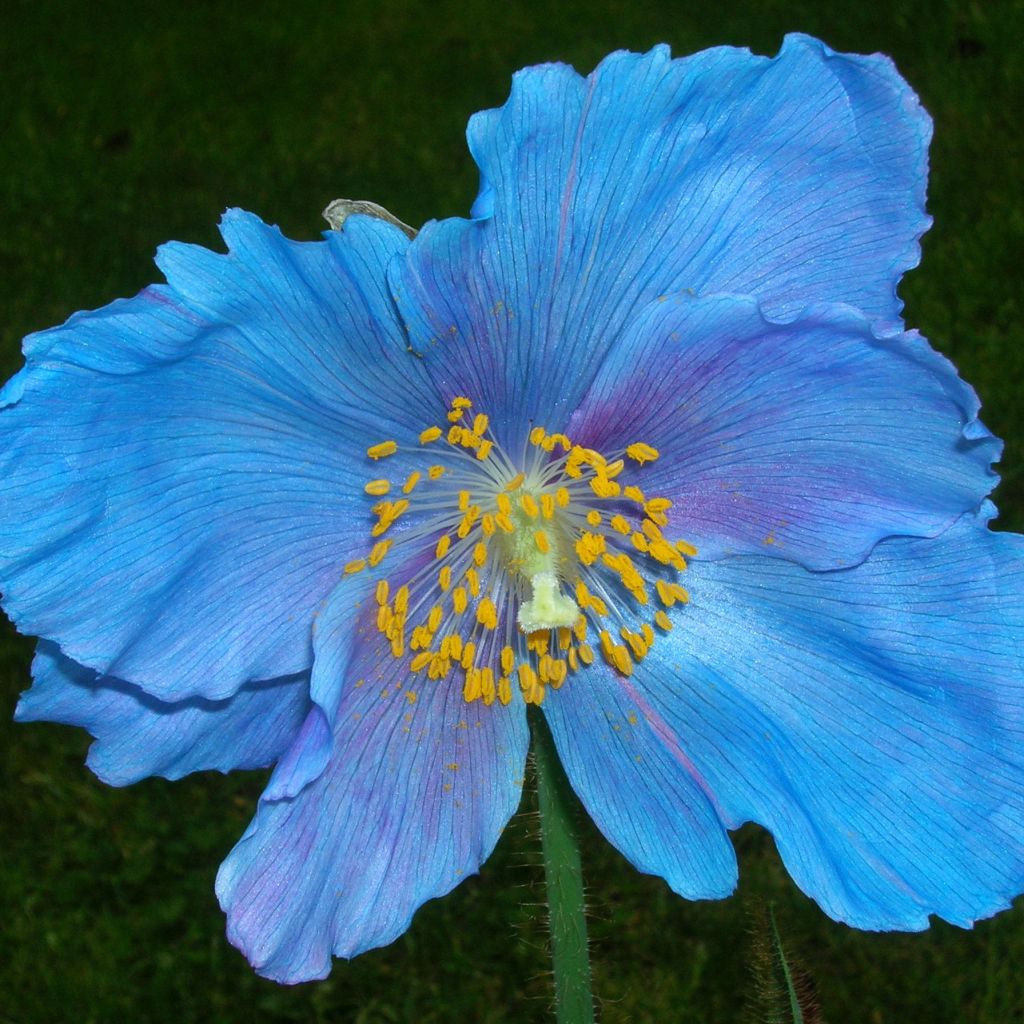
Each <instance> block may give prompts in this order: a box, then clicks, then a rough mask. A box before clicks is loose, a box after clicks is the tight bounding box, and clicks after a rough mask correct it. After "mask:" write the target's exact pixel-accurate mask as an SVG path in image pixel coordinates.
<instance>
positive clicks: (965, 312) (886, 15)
mask: <svg viewBox="0 0 1024 1024" xmlns="http://www.w3.org/2000/svg"><path fill="white" fill-rule="evenodd" d="M797 29H799V30H802V31H806V32H810V33H813V34H816V35H819V36H821V37H822V38H824V39H825V40H826V41H827V42H829V43H830V44H831V45H832V46H833V47H835V48H837V49H843V50H850V51H859V52H870V51H874V50H882V51H885V52H887V53H890V54H891V55H892V56H893V57H895V59H896V61H897V63H898V65H899V67H900V68H901V70H902V71H903V73H904V74H905V76H906V77H907V78H908V79H909V80H910V82H911V83H912V84H913V85H914V87H915V88H916V89H917V91H918V92H919V93H920V95H921V96H922V98H923V100H924V103H925V105H926V107H927V108H928V109H929V110H930V111H931V113H932V115H933V116H934V118H935V121H936V138H935V143H934V145H933V149H932V185H931V199H930V208H931V212H932V214H933V215H934V216H935V219H936V226H935V227H934V228H933V230H932V231H931V233H930V234H929V235H928V236H927V238H926V240H925V245H924V260H923V265H922V267H921V268H920V269H918V270H916V271H914V272H913V273H912V274H911V275H909V277H908V278H907V280H906V281H905V282H904V284H903V286H902V294H903V296H904V298H905V299H906V301H907V311H906V315H907V319H908V321H909V322H910V323H911V324H912V325H914V326H917V327H919V328H921V329H922V330H923V331H924V332H925V333H926V334H927V335H928V336H929V337H930V338H931V339H932V340H933V342H934V344H935V345H937V346H938V347H939V348H941V349H942V350H944V351H946V352H948V353H949V354H950V355H951V356H952V357H953V358H954V360H955V361H956V362H957V363H958V365H959V366H960V368H961V370H962V372H963V374H964V376H965V377H966V378H967V379H968V380H970V381H972V382H973V383H974V384H975V386H976V387H977V389H978V391H979V393H980V394H981V397H982V400H983V402H984V415H985V419H986V421H987V422H988V424H989V426H990V427H991V428H992V429H994V430H995V431H996V432H997V433H998V434H1000V435H1002V436H1003V437H1005V438H1006V439H1007V442H1008V445H1007V452H1006V456H1005V459H1004V462H1003V467H1002V468H1003V473H1004V483H1003V484H1002V486H1001V488H1000V491H999V494H998V498H999V501H1000V503H1001V506H1002V507H1003V509H1004V514H1003V518H1002V519H1001V520H1000V525H1001V526H1002V527H1003V528H1014V527H1015V528H1018V529H1020V528H1022V527H1024V480H1022V472H1021V471H1022V467H1024V407H1022V405H1021V403H1020V401H1019V398H1018V395H1019V390H1020V387H1021V385H1022V383H1024V337H1022V333H1024V332H1022V327H1021V320H1022V313H1024V310H1022V308H1021V307H1022V303H1021V289H1020V283H1021V269H1020V264H1019V260H1020V258H1021V254H1022V253H1024V245H1022V236H1024V212H1022V205H1021V186H1022V174H1021V170H1022V155H1024V146H1022V141H1021V140H1022V118H1021V110H1022V108H1024V90H1022V82H1024V73H1022V67H1024V57H1022V53H1021V50H1020V44H1019V40H1020V39H1021V37H1022V34H1024V11H1022V5H1021V3H1019V2H1012V0H994V2H988V3H982V2H977V3H968V2H962V3H952V2H950V3H942V2H935V0H933V2H911V3H899V2H893V0H861V2H858V3H856V4H853V3H849V2H848V0H841V2H835V0H829V2H824V0H819V2H817V3H815V2H807V0H789V2H780V0H762V2H760V3H753V2H749V3H744V2H738V0H717V2H715V3H697V2H690V3H667V2H663V3H646V2H639V3H635V4H632V5H629V6H628V7H627V6H626V5H624V4H620V3H613V2H609V0H591V2H590V3H586V4H583V3H577V2H571V3H561V4H554V3H537V4H498V3H486V2H481V0H463V2H461V3H453V2H450V0H432V2H429V3H422V4H420V3H406V2H396V3H388V2H387V0H383V2H380V3H371V2H368V0H354V2H352V3H347V4H322V3H314V2H310V0H293V2H291V3H288V4H280V5H270V4H262V3H248V4H235V3H214V2H207V3H195V2H178V3H168V2H161V3H155V2H152V0H141V2H137V3H132V4H127V3H119V4H118V3H103V2H99V3H88V4H85V3H80V4H77V5H76V4H73V3H72V4H68V3H56V2H53V0H45V2H41V3H40V2H36V3H28V2H13V3H12V2H10V0H9V2H8V3H7V4H6V5H5V6H4V10H3V13H2V14H0V86H2V88H0V126H2V131H0V196H3V221H2V224H0V300H2V304H0V308H2V311H3V316H2V318H0V332H2V335H0V362H2V367H0V369H2V370H4V371H5V375H6V373H9V372H12V371H13V370H15V369H16V368H17V366H18V365H20V357H19V356H18V345H19V340H20V338H21V336H22V335H24V334H25V333H27V332H29V331H31V330H36V329H39V328H43V327H46V326H50V325H52V324H54V323H57V322H60V321H61V320H63V319H64V318H65V317H66V316H68V315H69V314H70V313H71V312H73V311H74V310H76V309H79V308H86V307H88V308H93V307H96V306H99V305H103V304H105V303H106V302H108V301H110V300H111V299H113V298H115V297H117V296H123V295H131V294H133V293H134V292H136V291H137V290H138V289H139V288H141V287H143V286H144V285H145V284H147V283H149V282H150V281H152V280H154V277H155V270H154V268H153V266H152V264H151V262H150V260H151V255H152V253H153V250H154V249H155V247H156V245H157V244H158V243H159V242H161V241H163V240H165V239H167V238H178V239H184V240H188V241H194V242H200V243H204V244H207V245H217V244H218V237H217V234H216V230H215V225H216V222H217V219H218V216H219V214H220V212H221V211H222V210H223V209H224V207H226V206H228V205H239V206H243V207H246V208H248V209H252V210H255V211H257V212H258V213H260V214H261V215H262V216H263V217H264V218H265V219H267V220H268V221H271V222H276V223H278V224H280V225H281V226H282V227H283V228H284V230H285V232H286V233H288V234H289V235H291V236H292V237H295V238H302V239H311V238H315V237H317V235H318V232H319V231H320V230H321V229H322V227H323V226H324V225H323V224H321V222H320V219H319V211H320V210H321V208H322V207H323V206H324V205H325V204H326V202H327V201H328V200H330V199H333V198H335V197H337V196H349V197H356V198H369V199H374V200H376V201H378V202H380V203H382V204H383V205H385V206H387V207H388V208H389V209H391V210H392V211H394V212H395V213H396V214H397V215H398V216H400V217H401V218H402V219H404V220H406V221H408V222H409V223H412V224H419V223H421V222H422V221H424V220H426V219H428V218H430V217H444V216H450V215H454V214H462V213H465V212H466V210H467V209H468V206H469V203H470V202H471V199H472V197H473V194H474V189H475V185H476V172H475V169H474V167H473V165H472V163H471V161H470V158H469V156H468V154H467V152H466V150H465V145H464V141H463V129H464V126H465V122H466V119H467V117H468V116H469V115H470V114H471V113H472V112H473V111H475V110H478V109H481V108H484V107H490V106H496V105H499V104H500V103H501V102H503V100H504V99H505V97H506V95H507V92H508V85H509V76H510V75H511V73H512V72H513V71H514V70H515V69H517V68H519V67H521V66H523V65H526V64H530V63H535V62H538V61H543V60H552V59H558V60H565V61H568V62H570V63H573V64H574V65H575V66H576V67H577V68H579V69H580V70H581V71H584V72H585V71H589V70H590V69H591V68H592V67H593V66H594V64H595V63H596V62H597V61H598V60H599V59H600V58H601V57H602V56H603V55H604V54H605V53H606V52H608V51H610V50H612V49H616V48H621V47H628V48H633V49H644V48H647V47H649V46H650V45H652V44H653V43H655V42H658V41H662V40H664V41H667V42H669V43H671V44H672V46H673V48H674V50H675V51H676V52H677V53H687V52H690V51H693V50H697V49H700V48H702V47H705V46H708V45H711V44H717V43H733V44H739V45H747V46H750V47H752V48H753V49H754V50H755V51H757V52H761V53H774V52H775V51H776V50H777V49H778V46H779V42H780V39H781V36H782V35H783V33H784V32H786V31H790V30H797ZM30 651H31V644H30V642H29V641H28V640H26V639H23V638H19V637H16V636H15V635H14V633H13V631H12V630H11V629H10V628H9V627H7V629H6V632H5V633H4V634H3V638H2V647H0V658H2V671H0V683H2V704H0V734H2V735H0V747H2V750H0V758H2V762H0V763H2V769H0V771H2V781H3V786H2V789H0V830H2V832H0V842H2V859H0V1021H3V1022H19V1024H20V1022H60V1021H74V1022H106V1021H119V1022H135V1021H139V1022H148V1021H169V1022H171V1021H173V1022H190V1021H204V1022H205V1021H211V1022H220V1021H225V1022H228V1021H252V1020H258V1021H264V1020H265V1021H309V1022H321V1021H322V1022H328V1021H332V1022H333V1021H345V1022H347V1021H356V1022H363V1024H370V1022H374V1024H376V1022H387V1021H418V1022H419V1021H421V1022H435V1021H436V1022H441V1021H444V1022H447V1021H456V1022H460V1021H486V1022H495V1024H496V1022H499V1021H500V1022H506V1021H507V1022H513V1021H516V1022H520V1021H542V1020H546V1019H548V1015H549V1012H550V1002H549V991H550V989H549V982H550V978H549V977H548V975H547V971H548V965H547V954H546V948H545V935H544V930H543V927H542V924H541V923H540V902H541V900H542V895H543V894H542V891H541V889H540V886H539V880H540V874H539V866H538V864H539V859H538V853H537V836H536V834H535V833H536V829H535V825H536V822H535V819H534V818H532V817H531V815H530V811H529V806H528V805H529V797H528V798H527V801H526V803H527V807H526V809H525V811H524V813H523V814H521V815H520V816H519V817H518V818H517V819H516V820H515V821H514V823H513V825H512V826H511V827H510V829H509V830H508V832H507V834H506V835H505V837H504V838H503V839H502V841H501V843H500V845H499V848H498V851H497V852H496V853H495V855H494V856H493V857H492V859H491V861H490V862H489V863H488V864H487V865H486V866H485V868H484V870H483V871H482V873H481V875H480V876H479V877H477V878H473V879H470V880H469V881H467V882H466V883H465V884H463V885H462V886H461V887H460V888H459V889H458V890H456V892H455V893H454V894H452V895H451V896H450V897H448V898H446V899H444V900H442V901H437V902H434V903H431V904H428V905H427V906H426V907H425V908H423V910H421V911H420V912H419V913H418V914H417V916H416V919H415V921H414V924H413V926H412V928H411V929H410V931H409V932H408V934H407V935H405V936H404V937H403V938H402V939H400V940H399V941H398V942H396V943H395V944H394V945H392V946H390V947H389V948H387V949H383V950H378V951H375V952H372V953H369V954H366V955H364V956H362V957H360V958H358V959H357V960H355V961H353V962H350V963H338V964H337V965H336V967H335V970H334V973H333V975H332V976H331V978H330V979H329V980H328V981H326V982H323V983H319V984H310V985H303V986H299V987H296V988H293V989H286V988H279V987H277V986H275V985H273V984H271V983H269V982H266V981H263V980H261V979H259V978H256V977H255V976H254V975H253V974H252V973H251V971H250V970H249V968H248V967H247V965H246V964H245V963H244V961H243V960H242V958H241V957H240V956H239V955H238V954H237V953H236V952H235V951H234V950H233V949H232V948H231V947H229V946H228V944H227V943H226V941H225V939H224V937H223V921H222V918H221V915H220V912H219V910H218V909H217V906H216V902H215V900H214V897H213V879H214V874H215V871H216V868H217V865H218V862H219V861H220V859H221V858H222V857H223V855H224V854H225V853H226V852H227V851H228V849H230V847H231V845H232V844H233V843H234V841H235V839H236V838H237V836H238V835H239V834H240V833H241V831H242V830H243V828H244V826H245V824H246V822H247V821H248V819H249V817H250V814H251V812H252V810H253V807H254V802H255V800H256V797H257V795H258V793H259V791H260V788H261V785H262V782H263V780H264V776H263V775H262V774H260V773H250V774H246V775H238V776H230V777H222V776H220V775H213V774H204V775H200V776H194V777H191V778H189V779H186V780H184V781H182V782H179V783H175V784H170V783H167V782H164V781H162V780H152V781H148V782H145V783H142V784H140V785H137V786H134V787H132V788H130V789H126V790H114V789H109V788H107V787H105V786H103V785H102V784H100V783H99V782H97V781H96V780H95V779H94V778H93V777H92V776H91V774H90V773H89V772H88V771H87V770H86V769H85V768H84V767H83V765H82V762H83V758H84V756H85V751H86V748H87V744H88V739H87V737H86V736H85V735H84V734H83V733H81V732H80V731H76V730H72V729H66V728H62V727H58V726H49V725H31V726H14V725H13V724H10V722H9V719H10V713H11V711H12V710H13V707H14V703H15V700H16V697H17V694H18V692H19V691H20V690H21V689H22V688H24V687H25V685H27V681H28V664H29V656H30ZM585 839H586V842H585V847H584V866H585V871H586V875H587V880H588V884H589V889H590V893H591V916H590V925H591V929H592V933H593V957H594V967H595V984H596V990H597V993H598V995H599V998H600V1006H601V1014H602V1019H603V1020H604V1021H605V1022H615V1021H693V1022H705V1021H706V1022H715V1024H719V1022H732V1021H748V1020H753V1019H755V1018H754V1016H753V1015H752V1014H751V1013H750V1010H749V1007H748V1006H747V997H748V993H749V990H750V987H751V972H750V967H749V964H750V962H751V942H752V938H751V934H750V925H749V922H750V920H751V914H750V907H751V906H752V904H753V902H754V901H756V900H757V899H758V898H769V899H773V900H775V901H777V904H778V919H779V924H780V928H781V930H782V933H783V935H784V937H785V939H786V941H787V943H788V945H789V947H790V949H791V951H792V952H794V953H795V955H796V958H797V959H798V961H799V962H800V964H801V965H802V968H803V969H804V970H805V971H806V972H807V973H808V974H809V975H810V977H811V978H812V979H813V982H814V984H815V986H816V988H817V991H818V994H819V999H820V1003H821V1005H822V1007H823V1010H824V1014H825V1018H826V1019H827V1020H829V1021H832V1022H845V1021H866V1022H879V1024H880V1022H894V1024H895V1022H904V1024H905V1022H915V1021H929V1022H936V1024H938V1022H954V1021H971V1022H975V1021H977V1022H994V1024H1006V1022H1009V1021H1016V1020H1024V908H1022V907H1020V906H1018V907H1017V908H1016V909H1015V910H1013V911H1010V912H1007V913H1005V914H1003V915H1001V916H1000V917H998V918H996V919H995V920H992V921H989V922H984V923H982V924H980V925H978V927H977V928H975V929H974V930H973V931H960V930H957V929H955V928H951V927H947V926H945V925H942V924H941V923H940V924H937V925H936V926H935V927H933V928H932V930H931V931H929V932H927V933H924V934H920V935H909V936H904V935H881V936H878V935H867V934H860V933H857V932H853V931H850V930H849V929H847V928H845V927H842V926H840V925H837V924H834V923H833V922H831V921H829V920H827V919H826V918H825V917H824V916H823V915H822V914H821V913H820V912H819V911H818V910H817V908H816V907H815V906H814V904H812V903H811V902H810V901H809V900H807V899H806V898H805V897H803V896H802V895H801V894H800V893H798V892H797V891H796V890H795V888H794V887H793V885H792V884H791V883H790V882H789V880H788V878H787V876H786V874H785V872H784V870H783V869H782V867H781V865H780V863H779V861H778V858H777V856H776V854H775V850H774V846H773V844H772V842H771V840H770V838H769V837H768V836H766V835H765V834H764V833H763V832H761V831H760V830H757V829H755V828H751V827H748V828H747V829H744V830H743V831H742V832H741V833H740V834H739V835H738V837H737V844H738V847H739V850H740V857H741V869H742V882H741V886H740V890H739V893H738V895H737V896H736V897H734V898H732V899H730V900H726V901H723V902H721V903H703V904H692V903H686V902H684V901H682V900H679V899H677V898H676V897H674V896H672V895H671V894H670V893H669V892H668V891H667V890H666V888H665V886H664V885H663V884H662V883H661V882H660V881H658V880H656V879H652V878H649V877H645V876H641V875H639V874H637V873H636V872H635V871H633V870H632V869H631V868H630V867H629V865H628V864H626V863H625V862H624V861H623V859H622V858H621V857H619V856H618V854H616V853H615V852H614V851H613V850H611V849H610V848H609V847H608V845H607V844H606V843H605V842H604V841H603V839H601V837H600V836H599V835H598V834H597V833H596V831H594V830H593V829H592V828H589V827H588V828H587V831H586V836H585Z"/></svg>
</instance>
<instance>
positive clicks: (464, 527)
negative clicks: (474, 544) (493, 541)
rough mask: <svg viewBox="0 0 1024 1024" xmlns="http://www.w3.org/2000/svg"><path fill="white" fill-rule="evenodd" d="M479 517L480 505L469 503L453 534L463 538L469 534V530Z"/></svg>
mask: <svg viewBox="0 0 1024 1024" xmlns="http://www.w3.org/2000/svg"><path fill="white" fill-rule="evenodd" d="M479 518H480V506H479V505H470V506H469V508H467V509H466V514H465V515H464V516H463V517H462V522H461V523H459V527H458V529H457V530H456V531H455V535H456V536H457V537H459V539H460V540H461V539H465V538H466V537H468V536H469V531H470V530H472V529H473V527H474V525H475V524H476V521H477V520H478V519H479Z"/></svg>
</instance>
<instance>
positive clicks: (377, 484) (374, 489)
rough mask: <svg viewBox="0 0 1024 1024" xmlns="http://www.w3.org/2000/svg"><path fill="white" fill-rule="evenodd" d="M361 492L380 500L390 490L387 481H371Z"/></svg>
mask: <svg viewBox="0 0 1024 1024" xmlns="http://www.w3.org/2000/svg"><path fill="white" fill-rule="evenodd" d="M363 490H364V491H366V493H367V494H372V495H373V496H374V497H375V498H380V497H382V496H383V495H385V494H387V493H388V491H390V490H391V484H390V483H388V481H387V480H371V481H370V482H369V483H368V484H366V486H365V487H364V488H363Z"/></svg>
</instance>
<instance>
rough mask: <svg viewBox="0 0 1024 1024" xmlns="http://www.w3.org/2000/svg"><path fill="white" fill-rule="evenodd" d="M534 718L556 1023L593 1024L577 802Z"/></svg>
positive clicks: (540, 719) (544, 729)
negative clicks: (575, 821)
mask: <svg viewBox="0 0 1024 1024" xmlns="http://www.w3.org/2000/svg"><path fill="white" fill-rule="evenodd" d="M530 713H531V718H530V727H531V730H532V733H533V756H534V760H535V763H536V765H537V803H538V808H539V811H540V839H541V848H542V849H543V851H544V881H545V885H546V887H547V895H548V916H549V923H550V928H551V960H552V965H553V967H554V973H555V1019H556V1020H557V1022H558V1024H592V1022H593V1020H594V997H593V996H592V995H591V994H590V957H589V955H588V950H587V919H586V916H585V914H584V910H583V871H582V870H581V867H580V846H579V837H578V834H577V832H576V827H575V824H574V821H573V818H574V813H575V802H574V801H575V797H574V795H573V792H572V789H571V787H570V786H569V780H568V779H566V777H565V772H564V771H563V770H562V765H561V762H560V761H559V760H558V752H557V751H556V750H555V742H554V740H553V739H552V737H551V731H550V730H549V729H548V726H547V722H545V721H544V716H543V715H542V714H541V712H540V710H539V709H537V708H534V707H531V708H530Z"/></svg>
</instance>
